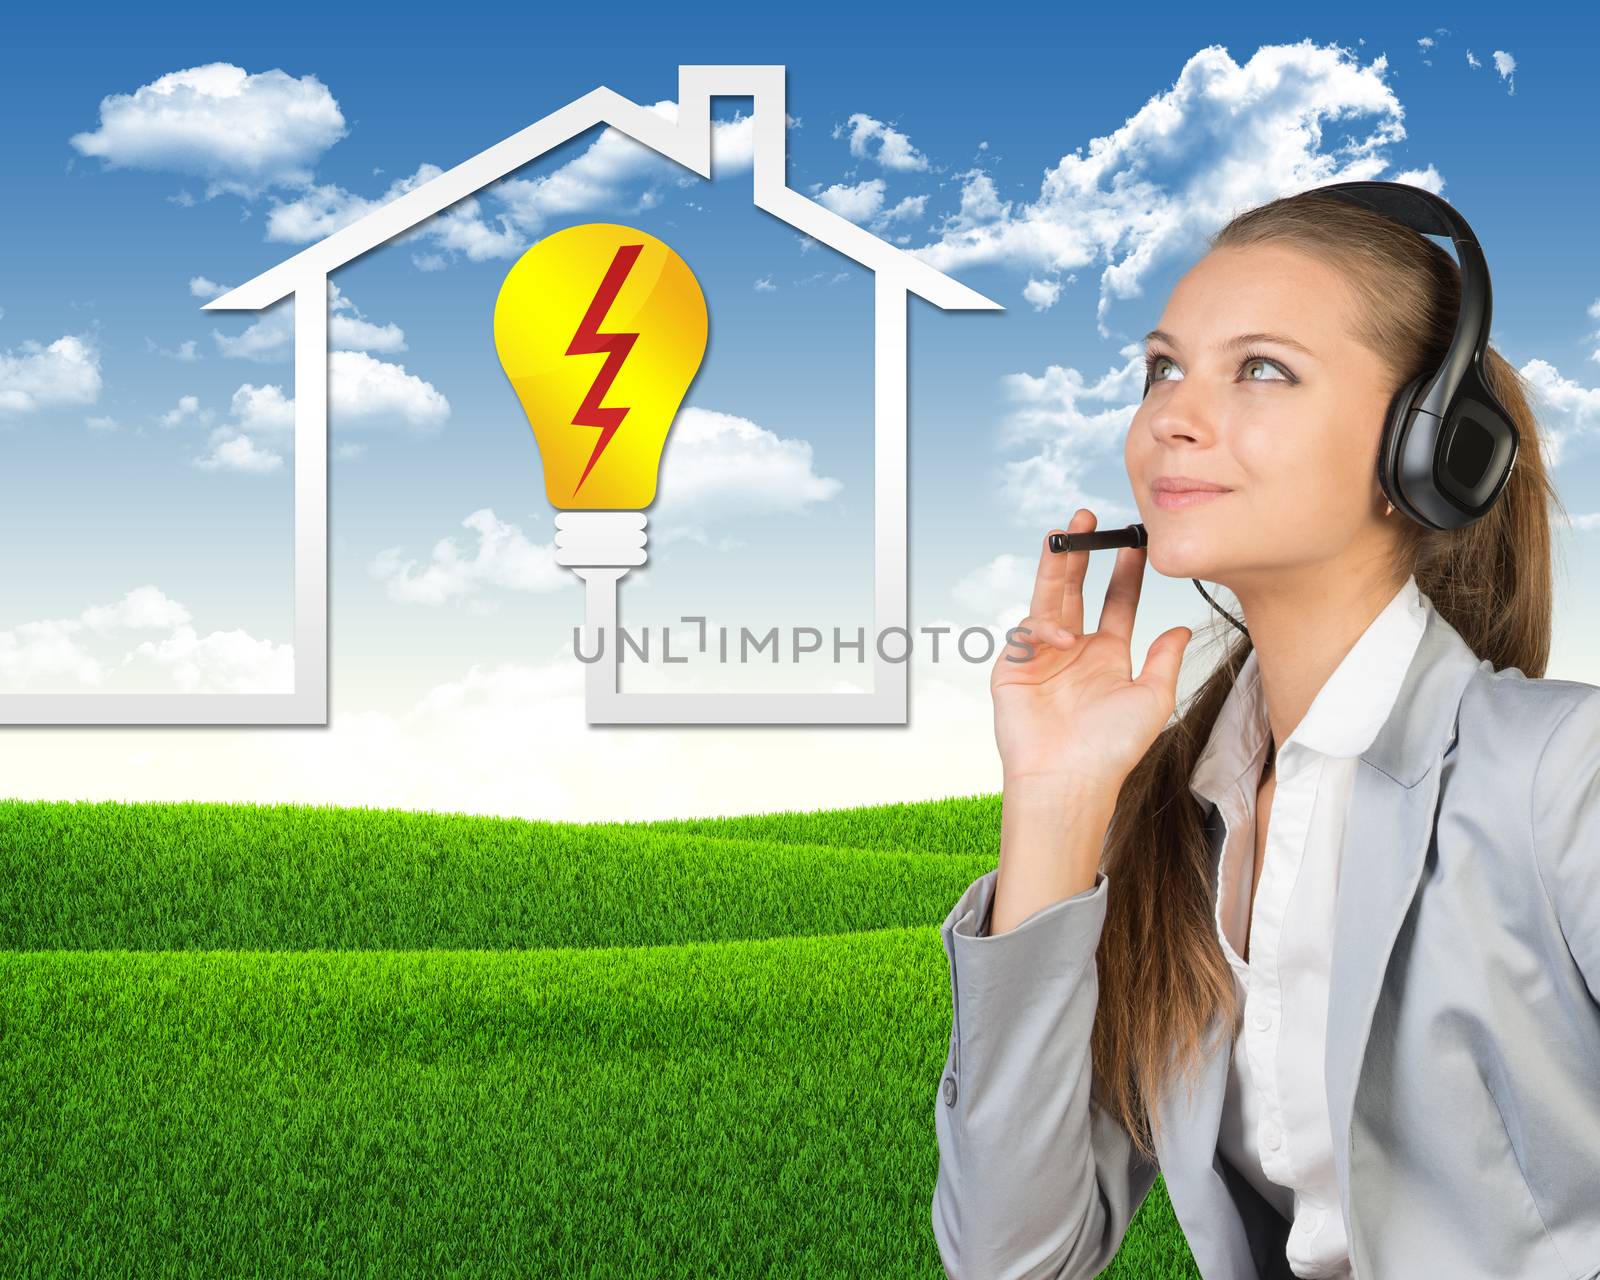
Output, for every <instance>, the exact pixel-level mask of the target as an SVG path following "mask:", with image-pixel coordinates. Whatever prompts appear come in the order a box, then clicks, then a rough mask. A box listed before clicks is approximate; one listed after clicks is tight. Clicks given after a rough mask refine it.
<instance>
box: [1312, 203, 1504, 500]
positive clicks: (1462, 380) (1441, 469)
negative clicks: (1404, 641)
mask: <svg viewBox="0 0 1600 1280" xmlns="http://www.w3.org/2000/svg"><path fill="white" fill-rule="evenodd" d="M1313 190H1314V191H1316V192H1318V193H1326V194H1328V195H1330V196H1334V197H1336V198H1338V199H1340V200H1346V201H1349V202H1350V203H1352V204H1359V205H1365V206H1366V207H1367V208H1369V209H1373V210H1376V211H1377V212H1378V213H1381V214H1383V215H1384V216H1385V217H1387V218H1390V219H1392V220H1393V221H1395V222H1398V223H1399V224H1400V225H1401V226H1403V227H1409V228H1410V229H1411V230H1413V231H1416V232H1419V233H1421V234H1423V235H1434V236H1448V237H1449V238H1450V240H1451V242H1452V243H1453V244H1454V245H1455V247H1456V261H1457V263H1458V264H1459V266H1460V268H1461V305H1460V307H1459V308H1458V309H1457V312H1456V330H1455V334H1454V336H1453V337H1452V338H1451V339H1450V349H1449V350H1448V351H1447V352H1445V357H1444V361H1443V362H1442V363H1441V364H1440V365H1439V367H1438V368H1437V369H1433V370H1430V371H1429V372H1427V373H1424V374H1423V375H1422V376H1421V377H1419V378H1414V379H1412V380H1411V381H1410V382H1408V383H1406V384H1405V385H1404V386H1402V387H1401V388H1400V389H1399V390H1398V391H1397V392H1396V393H1395V396H1394V399H1393V400H1391V401H1390V402H1389V413H1388V416H1387V418H1386V419H1385V421H1384V424H1383V439H1382V443H1380V444H1379V446H1378V483H1379V484H1380V485H1382V486H1383V494H1384V497H1386V498H1388V500H1389V501H1390V502H1392V503H1393V504H1394V505H1395V507H1396V508H1397V509H1398V510H1400V511H1402V512H1404V513H1405V514H1406V515H1408V516H1410V517H1411V519H1413V520H1415V521H1416V522H1417V523H1418V524H1421V525H1426V526H1427V527H1428V528H1430V529H1460V528H1464V527H1465V526H1466V525H1469V524H1472V523H1473V522H1474V521H1476V520H1479V519H1481V518H1482V517H1483V516H1485V515H1487V514H1488V512H1489V508H1490V507H1492V506H1494V503H1495V499H1496V498H1498V497H1499V496H1500V492H1501V490H1503V489H1504V488H1505V486H1506V481H1507V480H1509V479H1510V478H1511V468H1512V466H1513V465H1515V463H1516V460H1517V446H1518V444H1519V443H1520V435H1519V433H1518V431H1517V426H1516V423H1514V422H1512V421H1511V415H1510V414H1508V413H1507V412H1506V411H1505V407H1504V406H1503V405H1501V403H1500V402H1499V401H1498V400H1496V399H1495V398H1494V393H1493V392H1491V391H1490V390H1489V387H1488V384H1487V383H1486V382H1485V381H1484V378H1483V353H1484V349H1485V348H1486V347H1487V346H1488V345H1489V316H1490V289H1489V266H1488V263H1486V262H1485V261H1484V257H1483V250H1482V249H1481V248H1480V247H1479V246H1478V239H1477V237H1476V236H1475V235H1473V233H1472V228H1471V227H1469V226H1468V225H1467V220H1466V219H1465V218H1463V217H1462V216H1461V215H1460V214H1459V213H1457V212H1456V210H1455V209H1454V208H1453V207H1452V206H1451V205H1450V204H1449V203H1448V202H1447V201H1445V200H1443V199H1442V198H1440V197H1439V196H1436V195H1434V194H1433V192H1431V191H1425V190H1423V188H1421V187H1414V186H1411V185H1410V184H1409V183H1405V182H1335V183H1333V184H1332V185H1331V186H1326V187H1316V188H1313Z"/></svg>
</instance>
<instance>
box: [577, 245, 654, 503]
mask: <svg viewBox="0 0 1600 1280" xmlns="http://www.w3.org/2000/svg"><path fill="white" fill-rule="evenodd" d="M643 248H644V246H643V245H642V244H625V245H621V246H619V247H618V249H617V253H616V256H615V257H614V258H612V259H611V266H610V267H609V268H607V270H606V278H605V279H604V280H602V281H601V282H600V288H599V289H597V290H596V291H595V295H594V299H593V301H591V302H590V303H589V309H588V310H587V311H585V312H584V313H583V320H582V321H581V322H580V323H579V325H578V331H577V333H575V334H573V335H572V341H571V342H570V343H568V344H567V354H568V355H569V356H588V355H597V354H599V353H601V352H604V353H605V356H606V362H605V364H604V365H602V366H601V368H600V372H599V373H598V374H596V375H595V379H594V382H593V383H592V384H591V385H590V387H589V394H588V395H586V396H584V398H583V403H582V404H581V405H579V406H578V411H577V412H576V413H575V414H573V415H572V425H573V426H575V427H599V428H600V438H599V439H598V440H596V441H595V445H594V452H593V453H591V454H590V455H589V465H588V466H586V467H585V468H584V469H583V474H582V475H581V476H579V477H578V483H577V484H575V485H573V487H572V492H573V493H577V492H578V490H579V489H581V488H582V487H583V482H584V481H585V480H587V479H588V478H589V472H591V471H592V470H594V464H595V463H596V462H597V461H599V458H600V455H601V454H602V453H604V452H605V449H606V445H608V444H610V443H611V437H612V436H613V435H615V434H616V430H617V428H618V427H620V426H621V425H622V420H623V419H624V418H626V417H627V416H628V410H627V408H626V407H624V408H620V409H619V408H614V407H613V408H606V407H603V406H602V405H601V404H600V402H601V401H602V400H604V399H605V398H606V392H607V391H609V390H610V389H611V383H612V381H613V380H614V379H615V378H616V376H617V371H618V370H619V369H621V368H622V365H623V362H624V361H625V360H627V358H628V352H629V351H631V350H633V344H634V343H635V342H636V341H637V340H638V337H639V335H638V334H637V333H601V332H600V324H601V322H602V321H603V320H604V319H605V318H606V312H608V311H610V310H611V304H612V303H614V302H615V301H616V300H617V294H618V293H619V292H621V290H622V282H623V281H624V280H626V279H627V278H628V272H630V271H631V270H633V264H634V263H635V262H636V261H637V260H638V257H639V251H640V250H641V249H643Z"/></svg>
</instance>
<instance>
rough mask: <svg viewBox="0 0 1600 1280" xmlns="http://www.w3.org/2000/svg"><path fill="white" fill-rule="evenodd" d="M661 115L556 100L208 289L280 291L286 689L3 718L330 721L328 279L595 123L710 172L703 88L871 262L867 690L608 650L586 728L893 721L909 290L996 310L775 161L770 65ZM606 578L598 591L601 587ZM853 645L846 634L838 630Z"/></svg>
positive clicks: (592, 666) (826, 227)
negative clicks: (637, 688)
mask: <svg viewBox="0 0 1600 1280" xmlns="http://www.w3.org/2000/svg"><path fill="white" fill-rule="evenodd" d="M678 73H679V74H678V83H679V93H678V113H677V119H676V120H675V121H672V120H668V119H666V118H665V117H664V116H662V115H660V114H658V113H657V112H655V111H653V110H651V109H650V108H649V107H646V106H642V105H640V104H639V103H636V102H633V101H631V100H630V99H628V98H625V97H623V96H622V95H620V94H618V93H616V92H614V91H613V90H611V89H608V88H606V87H604V86H601V87H599V88H596V89H594V90H592V91H590V92H589V93H586V94H584V95H583V96H582V97H581V98H577V99H575V100H573V101H572V102H570V103H568V104H567V105H566V106H564V107H561V108H559V109H558V110H556V111H552V112H551V113H550V114H548V115H546V116H544V117H543V118H542V119H540V120H537V121H535V122H534V123H533V124H531V125H529V126H528V127H527V128H525V129H522V130H520V131H518V132H517V133H514V134H512V135H511V136H510V137H508V138H505V139H503V140H502V141H500V142H498V143H496V144H495V145H493V146H491V147H489V148H487V149H486V150H484V151H481V152H479V153H478V154H477V155H475V156H473V157H472V158H471V159H469V160H465V161H463V162H462V163H460V164H458V165H456V166H455V167H454V168H452V169H450V170H448V171H447V172H445V173H442V174H440V175H438V176H437V177H435V178H433V179H431V180H430V181H429V182H426V183H424V184H423V185H422V186H419V187H416V188H414V189H413V190H411V191H408V192H406V193H405V194H404V195H402V196H400V197H399V198H398V199H396V200H393V201H391V202H390V203H388V204H385V205H383V206H381V207H380V208H377V209H374V210H372V211H371V212H370V213H367V214H365V215H364V216H363V217H361V218H359V219H357V220H356V221H354V222H352V223H350V224H349V225H347V226H345V227H342V228H340V229H339V230H337V231H334V232H332V233H331V234H329V235H328V236H326V237H324V238H323V239H321V240H319V241H317V242H316V243H315V244H312V245H309V246H307V247H306V248H305V249H303V250H301V251H300V252H299V253H296V254H294V255H293V256H292V257H289V258H286V259H285V260H283V261H282V262H280V263H278V264H277V265H276V266H274V267H271V268H269V269H268V270H266V271H264V272H262V273H261V274H260V275H257V276H255V277H253V278H252V279H250V280H247V281H246V282H245V283H244V284H241V285H239V286H237V287H236V288H233V289H229V290H228V291H227V292H226V293H223V294H220V295H219V296H217V297H215V298H213V299H211V300H210V301H209V302H207V303H205V304H204V306H203V307H202V308H201V309H202V310H204V311H260V310H263V309H265V308H267V307H269V306H272V305H273V304H274V303H276V302H279V301H281V300H282V299H283V298H285V297H288V296H290V295H293V296H294V298H295V312H294V386H295V397H294V404H295V413H294V441H295V447H294V471H293V483H294V579H293V580H294V624H293V633H294V688H293V691H292V692H288V693H275V692H273V693H218V694H204V695H201V694H183V693H162V694H105V693H92V694H0V724H42V725H63V724H75V725H124V724H139V725H218V724H221V725H326V724H328V667H329V663H328V649H329V628H328V365H329V359H328V355H329V353H328V318H329V302H330V292H329V288H330V280H329V275H330V274H331V273H332V272H333V271H336V270H337V269H338V268H340V267H342V266H344V265H345V264H346V263H348V262H351V261H353V260H354V259H355V258H357V257H359V256H361V255H362V254H364V253H366V252H368V251H369V250H371V249H374V248H376V247H377V246H378V245H381V244H384V243H386V242H387V241H389V240H391V239H393V238H394V237H395V236H397V235H399V234H401V233H403V232H405V231H407V230H409V229H410V228H411V227H413V226H415V225H416V224H417V223H419V222H422V221H423V220H425V219H426V218H429V217H432V216H433V215H434V214H436V213H439V212H441V211H442V210H444V209H447V208H449V207H450V206H451V205H453V204H455V203H457V202H458V201H460V200H463V199H465V198H466V197H468V196H471V195H473V194H475V193H476V192H478V191H480V190H482V188H484V187H485V186H488V185H489V184H490V183H492V182H495V181H498V180H499V179H500V178H502V177H504V176H505V175H506V174H508V173H511V172H512V171H514V170H515V169H517V168H519V167H520V166H522V165H524V164H527V163H529V162H530V161H532V160H536V159H538V158H539V157H540V156H541V155H543V154H545V153H546V152H548V151H549V150H551V149H552V148H553V147H556V146H558V145H560V144H561V143H562V142H565V141H568V140H570V139H571V138H574V137H576V136H577V135H579V134H581V133H583V132H585V131H587V130H588V129H591V128H593V127H594V126H595V125H597V124H602V123H604V124H609V125H611V126H612V127H614V128H616V129H618V130H619V131H620V132H622V133H625V134H627V135H628V136H629V137H632V138H633V139H634V140H635V141H637V142H640V143H642V144H643V145H645V146H647V147H649V148H651V149H652V150H654V151H657V152H659V153H660V154H662V155H664V156H666V157H668V158H669V159H672V160H674V161H676V162H677V163H678V164H680V165H682V166H684V167H685V168H687V169H690V170H692V171H693V172H694V173H696V174H698V175H699V176H701V177H703V178H705V179H707V180H708V181H709V180H710V179H711V177H712V174H711V158H712V127H711V126H712V120H711V99H712V98H713V97H740V98H744V97H748V98H751V99H753V109H752V116H753V120H752V129H753V130H754V138H753V144H754V145H753V155H752V171H753V173H752V186H753V198H754V202H755V204H756V206H757V207H758V208H761V209H764V210H766V211H767V212H769V213H771V214H773V215H775V216H776V217H778V218H779V219H781V220H782V221H784V222H786V223H787V224H789V225H790V226H792V227H794V228H795V229H796V230H798V231H801V232H804V233H805V234H806V235H809V236H811V237H812V238H813V239H815V240H817V241H818V242H820V243H822V244H826V245H828V246H830V247H831V248H834V249H836V250H838V251H839V252H841V253H843V254H845V255H846V256H848V257H850V258H851V259H853V260H854V261H855V262H857V263H859V264H860V265H862V266H864V267H867V268H868V269H869V270H870V271H872V272H873V282H874V283H873V309H874V325H873V360H874V364H873V372H874V377H873V623H874V627H873V639H872V640H871V641H869V644H871V646H872V648H873V664H872V672H873V686H872V689H871V690H870V691H867V692H827V693H817V692H805V693H739V694H733V693H715V692H713V693H641V692H633V693H624V692H620V691H619V690H618V688H617V678H618V676H617V668H616V664H615V660H614V656H613V658H612V659H611V660H608V661H604V662H590V663H588V664H587V671H586V674H585V682H586V684H585V706H586V710H587V718H588V722H589V723H590V724H650V723H657V724H767V725H771V724H833V725H840V724H850V725H868V724H874V725H904V724H907V723H908V709H909V677H908V669H909V666H910V663H909V653H908V654H907V656H906V657H905V658H903V659H901V660H899V661H890V660H888V659H886V658H885V657H884V656H883V651H882V647H881V644H880V643H878V638H879V637H880V636H881V635H883V634H884V633H885V632H886V631H889V630H893V629H896V628H898V629H901V630H903V631H905V632H906V636H907V641H906V647H907V649H908V650H909V648H910V639H909V636H910V632H909V629H908V628H907V627H906V620H907V602H908V589H907V562H908V555H909V550H908V542H909V539H908V533H907V529H908V523H907V515H908V502H907V496H908V495H907V491H906V490H907V463H908V451H907V431H906V428H907V383H908V381H909V378H908V375H909V364H908V360H907V356H908V351H907V323H906V321H907V311H908V301H909V295H910V294H912V293H915V294H917V295H918V296H919V297H922V298H924V299H926V300H927V301H929V302H932V303H933V304H934V305H936V306H938V307H940V308H942V309H944V310H960V311H1004V310H1005V308H1004V307H1003V306H1002V305H1001V304H999V303H997V302H995V301H993V300H992V299H990V298H987V297H985V296H984V295H983V294H981V293H978V292H977V291H975V290H973V289H970V288H968V287H967V286H966V285H964V284H961V283H960V282H959V281H957V280H954V279H952V278H951V277H950V276H947V275H945V274H944V273H943V272H942V271H939V270H938V269H937V268H935V267H932V266H930V265H929V264H928V263H926V262H923V261H922V260H921V259H920V258H918V257H916V256H915V255H914V254H912V253H908V252H907V251H905V250H903V249H900V248H899V247H897V246H895V245H892V244H890V243H889V242H887V241H885V240H883V239H881V238H879V237H878V236H876V235H874V234H873V233H872V232H870V231H868V230H866V229H865V228H864V227H860V226H857V225H856V224H855V223H853V222H851V221H850V220H849V219H847V218H844V217H842V216H840V215H839V214H836V213H834V212H833V211H832V210H831V209H828V208H825V207H824V206H822V205H820V204H818V203H816V202H815V201H814V200H811V199H809V198H808V197H806V196H803V195H801V194H800V193H799V192H797V191H793V190H791V189H790V188H789V186H788V181H787V176H786V174H785V168H786V164H787V157H788V131H787V124H788V113H787V104H786V102H785V68H784V67H783V66H782V65H781V64H780V65H770V66H763V65H682V66H680V67H679V69H678ZM574 572H576V573H577V575H578V576H579V577H580V578H583V579H584V580H585V582H586V621H587V623H588V624H589V625H590V626H594V625H601V626H604V627H606V628H607V629H608V632H609V634H612V635H614V634H615V630H614V629H615V625H616V605H617V600H616V583H617V579H618V578H619V577H620V576H621V575H622V574H623V573H625V572H626V569H625V568H583V569H575V570H574ZM608 587H609V588H610V592H609V594H608V593H607V588H608ZM849 643H850V644H851V646H852V647H853V643H854V642H849Z"/></svg>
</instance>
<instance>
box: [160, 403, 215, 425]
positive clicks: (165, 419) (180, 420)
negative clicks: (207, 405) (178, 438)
mask: <svg viewBox="0 0 1600 1280" xmlns="http://www.w3.org/2000/svg"><path fill="white" fill-rule="evenodd" d="M212 416H213V415H212V413H211V411H210V410H204V411H202V410H201V408H200V397H199V396H179V397H178V403H177V405H176V406H174V407H173V408H171V409H168V410H167V411H166V412H165V413H163V414H162V415H161V418H160V422H161V425H162V426H163V427H177V426H181V425H183V424H184V423H185V422H190V421H199V422H209V421H210V420H211V417H212Z"/></svg>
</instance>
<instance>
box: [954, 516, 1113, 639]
mask: <svg viewBox="0 0 1600 1280" xmlns="http://www.w3.org/2000/svg"><path fill="white" fill-rule="evenodd" d="M1080 505H1081V504H1080ZM1057 523H1060V517H1057ZM1037 568H1038V565H1037V563H1036V561H1031V560H1028V559H1025V558H1024V557H1022V556H1019V555H1016V554H1015V553H1013V552H1010V551H1006V552H1002V553H1001V554H1000V555H997V556H996V557H995V558H994V559H993V560H991V561H989V562H988V563H987V564H984V565H980V566H979V567H978V568H976V569H973V570H972V571H971V572H969V573H967V574H965V575H963V576H962V577H961V578H959V579H957V581H956V583H955V585H954V586H952V587H951V588H950V594H951V596H952V597H954V599H955V601H956V603H958V604H961V605H965V606H966V607H967V608H969V609H971V610H973V611H974V612H976V613H981V614H983V616H984V617H986V618H996V617H1009V618H1010V619H1011V622H1009V623H1007V624H1006V625H1007V626H1011V625H1014V624H1015V622H1016V621H1017V620H1018V619H1020V618H1023V617H1026V616H1027V612H1028V603H1029V601H1030V600H1031V599H1032V598H1033V579H1034V574H1035V571H1036V570H1037Z"/></svg>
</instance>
